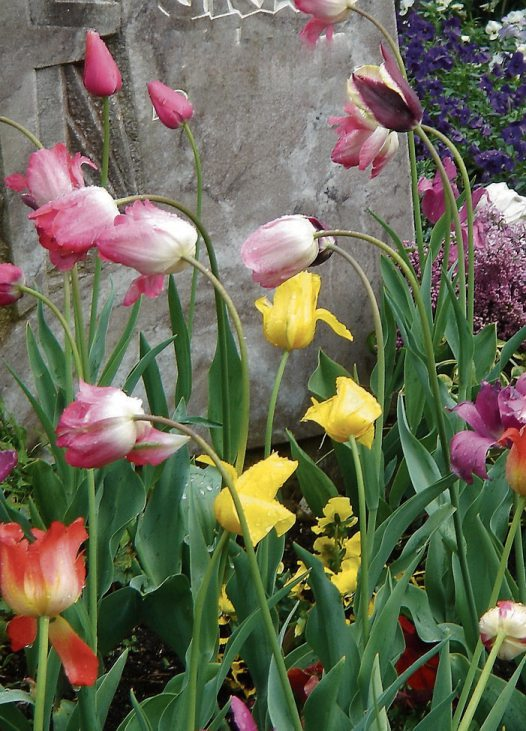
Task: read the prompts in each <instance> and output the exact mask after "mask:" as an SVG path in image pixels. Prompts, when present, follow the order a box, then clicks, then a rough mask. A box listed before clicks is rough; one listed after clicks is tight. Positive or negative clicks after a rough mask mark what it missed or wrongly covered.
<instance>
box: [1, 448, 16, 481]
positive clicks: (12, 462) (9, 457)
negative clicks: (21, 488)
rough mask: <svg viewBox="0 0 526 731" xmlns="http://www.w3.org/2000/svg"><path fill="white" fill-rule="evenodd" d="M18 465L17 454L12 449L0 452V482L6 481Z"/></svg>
mask: <svg viewBox="0 0 526 731" xmlns="http://www.w3.org/2000/svg"><path fill="white" fill-rule="evenodd" d="M17 463H18V454H17V453H16V452H15V450H14V449H4V450H3V451H1V452H0V482H3V481H4V480H6V479H7V478H8V477H9V475H10V474H11V472H12V471H13V470H14V469H15V467H16V465H17Z"/></svg>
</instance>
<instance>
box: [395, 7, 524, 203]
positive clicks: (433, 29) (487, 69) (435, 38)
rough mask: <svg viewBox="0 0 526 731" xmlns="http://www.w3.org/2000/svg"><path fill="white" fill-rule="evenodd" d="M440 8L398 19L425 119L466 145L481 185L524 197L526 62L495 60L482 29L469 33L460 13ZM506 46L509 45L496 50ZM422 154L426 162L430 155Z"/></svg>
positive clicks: (512, 57)
mask: <svg viewBox="0 0 526 731" xmlns="http://www.w3.org/2000/svg"><path fill="white" fill-rule="evenodd" d="M433 5H434V3H425V2H423V3H420V4H419V5H418V9H414V8H413V9H411V10H410V11H409V13H408V14H407V15H403V16H399V17H398V30H399V42H400V48H401V50H402V55H403V56H404V60H405V63H406V66H407V71H408V75H409V77H410V80H411V81H412V84H413V86H414V88H415V91H416V93H417V94H418V96H419V98H420V99H421V100H422V105H423V107H424V109H425V113H424V120H423V121H424V123H425V124H429V125H431V126H433V127H436V128H437V129H438V130H440V131H441V132H443V133H444V134H445V135H447V136H448V137H449V138H450V139H451V140H452V141H453V142H454V143H455V144H457V145H460V146H461V148H462V153H463V154H464V156H465V159H466V162H467V164H468V168H470V171H471V172H473V173H475V174H476V177H477V182H480V183H487V182H489V181H495V180H496V179H502V180H506V181H507V182H508V183H509V184H510V186H511V187H513V188H515V189H516V190H517V191H519V192H522V191H523V190H524V186H525V182H524V177H525V175H524V173H525V172H526V165H525V160H526V113H525V111H524V110H525V103H526V61H525V58H524V56H523V55H522V53H521V52H520V51H515V50H513V51H512V50H509V51H503V52H501V53H499V54H497V56H494V50H493V48H492V49H490V48H489V47H488V43H489V41H488V38H487V35H486V34H485V32H484V30H483V28H482V27H481V26H480V25H479V26H477V25H476V23H475V21H471V24H470V25H469V27H468V26H466V24H465V21H464V25H462V23H461V20H460V18H459V17H457V16H455V15H451V14H450V15H446V14H444V13H437V12H434V13H433V11H432V6H433ZM497 43H498V42H497ZM502 44H504V45H505V44H506V40H505V39H504V40H502V41H501V45H500V46H498V45H497V47H496V49H497V50H500V49H501V48H502V47H503V46H502ZM508 45H509V44H508ZM511 48H512V46H510V49H511ZM439 148H440V145H439ZM418 152H419V155H421V156H422V157H424V151H423V149H418ZM440 152H441V154H445V150H444V149H440Z"/></svg>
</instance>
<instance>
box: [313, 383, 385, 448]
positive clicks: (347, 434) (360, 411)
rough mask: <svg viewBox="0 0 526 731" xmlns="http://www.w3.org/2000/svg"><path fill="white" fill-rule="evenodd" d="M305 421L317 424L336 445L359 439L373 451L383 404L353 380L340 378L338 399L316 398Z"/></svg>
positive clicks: (336, 397)
mask: <svg viewBox="0 0 526 731" xmlns="http://www.w3.org/2000/svg"><path fill="white" fill-rule="evenodd" d="M312 404H313V405H312V406H311V407H310V409H308V410H307V413H306V414H305V416H304V417H303V419H302V421H315V422H316V423H317V424H319V425H320V426H322V427H323V428H324V429H325V431H326V432H327V434H328V435H329V436H330V437H331V439H334V441H335V442H346V441H348V440H349V439H350V438H351V437H355V438H356V439H357V440H358V441H359V442H361V443H362V444H365V446H366V447H369V448H371V445H372V443H373V439H374V421H375V419H377V418H378V417H379V416H380V414H381V413H382V409H381V408H380V404H379V403H378V401H377V400H376V399H375V398H374V396H372V395H371V394H370V393H369V392H368V391H366V390H365V389H364V388H362V387H361V386H359V385H358V384H357V383H355V382H354V381H353V380H352V378H346V377H345V376H340V377H339V378H337V379H336V396H333V397H332V398H330V399H328V400H327V401H321V402H318V401H316V399H314V398H313V399H312Z"/></svg>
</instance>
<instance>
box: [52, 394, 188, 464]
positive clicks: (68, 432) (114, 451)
mask: <svg viewBox="0 0 526 731" xmlns="http://www.w3.org/2000/svg"><path fill="white" fill-rule="evenodd" d="M143 415H144V409H143V408H142V401H141V399H138V398H133V397H132V396H127V395H126V394H125V393H124V392H123V391H121V390H119V389H118V388H113V387H111V386H90V385H89V384H87V383H84V382H83V381H81V382H80V384H79V391H78V393H77V396H76V399H75V401H73V403H71V404H69V406H67V407H66V408H65V409H64V411H63V412H62V416H61V417H60V420H59V422H58V425H57V430H56V433H57V445H58V446H59V447H65V448H66V462H67V463H68V464H70V465H72V466H73V467H88V468H90V467H103V466H104V465H106V464H110V463H111V462H115V461H116V460H118V459H121V458H123V457H125V458H126V459H128V460H129V461H130V462H134V463H135V464H139V465H144V464H152V465H156V464H160V462H163V461H164V460H165V459H167V458H168V457H169V456H170V455H172V454H173V453H174V452H176V451H177V450H178V449H180V448H181V447H182V446H183V445H184V444H186V443H187V442H188V437H182V436H179V435H177V434H169V433H167V432H161V431H158V430H157V429H154V428H153V427H152V426H151V425H150V424H149V423H148V422H146V421H141V420H137V419H136V417H138V416H143Z"/></svg>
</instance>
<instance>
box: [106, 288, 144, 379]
mask: <svg viewBox="0 0 526 731" xmlns="http://www.w3.org/2000/svg"><path fill="white" fill-rule="evenodd" d="M140 309H141V300H140V299H138V300H137V302H136V303H135V304H134V305H133V307H132V309H131V312H130V316H129V318H128V322H127V323H126V327H125V328H124V330H123V332H122V335H121V337H120V338H119V342H118V343H117V345H116V346H115V348H114V349H113V351H112V353H111V354H110V357H109V358H108V360H107V362H106V365H105V366H104V370H103V371H102V374H101V376H100V378H99V382H98V385H99V386H111V384H112V382H113V379H114V378H115V375H116V373H117V371H118V370H119V367H120V365H121V363H122V361H123V359H124V356H125V355H126V351H127V350H128V345H129V344H130V341H131V339H132V337H133V336H134V335H135V325H136V324H137V318H138V317H139V312H140Z"/></svg>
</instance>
